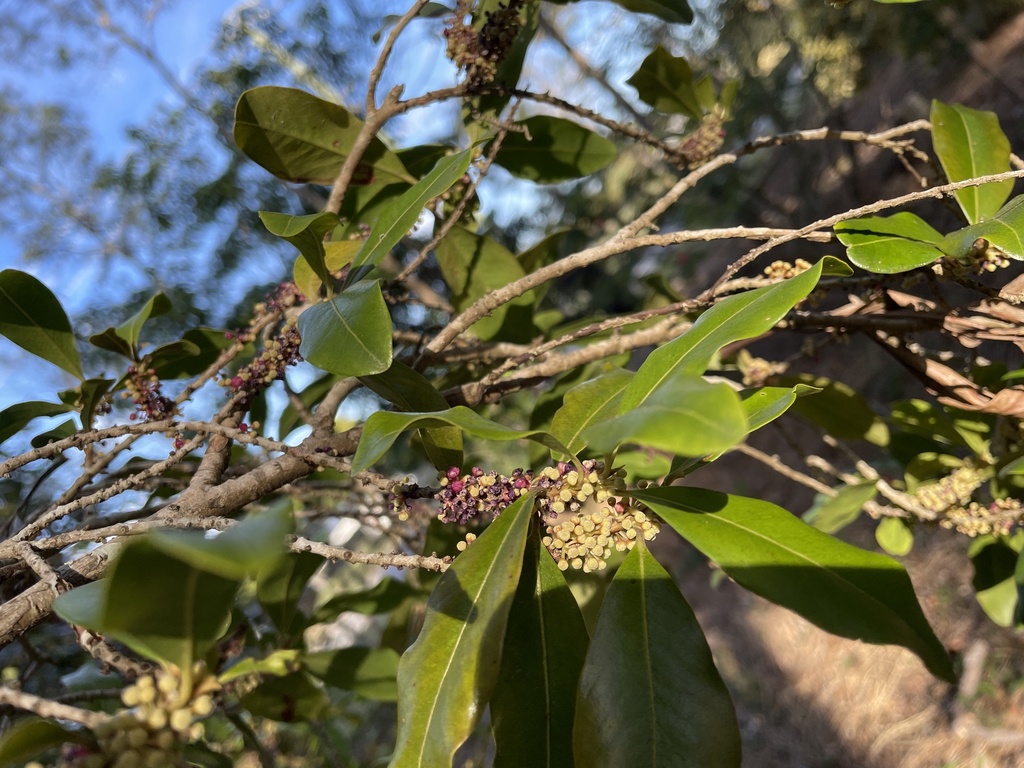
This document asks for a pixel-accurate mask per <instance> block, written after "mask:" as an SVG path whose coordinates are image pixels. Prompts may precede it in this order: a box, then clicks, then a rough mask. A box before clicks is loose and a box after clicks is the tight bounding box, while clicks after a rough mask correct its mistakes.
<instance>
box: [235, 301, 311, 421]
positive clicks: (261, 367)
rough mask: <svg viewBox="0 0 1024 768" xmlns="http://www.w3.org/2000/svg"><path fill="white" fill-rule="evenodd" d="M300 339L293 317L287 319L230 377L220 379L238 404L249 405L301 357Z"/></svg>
mask: <svg viewBox="0 0 1024 768" xmlns="http://www.w3.org/2000/svg"><path fill="white" fill-rule="evenodd" d="M301 341H302V339H301V338H299V331H298V328H297V327H296V323H295V321H294V320H289V321H288V322H287V323H285V325H284V327H283V328H282V329H281V332H280V333H279V334H278V335H277V336H275V337H274V338H272V339H270V341H268V342H267V344H266V346H265V347H264V348H263V351H262V352H261V353H260V354H259V357H257V358H256V359H255V360H253V361H252V362H251V363H249V364H248V365H246V366H245V367H243V368H242V369H241V370H239V371H238V373H236V374H235V375H234V376H232V377H231V378H224V379H221V381H220V385H221V386H222V387H228V388H229V389H230V393H231V395H232V396H235V397H237V398H238V404H239V405H240V406H241V407H243V408H244V407H246V406H248V405H249V404H250V403H252V401H253V400H254V399H255V397H256V396H257V395H258V394H259V393H260V392H262V391H263V390H264V389H266V388H267V387H269V386H270V385H271V384H273V383H274V382H275V381H277V380H278V379H280V378H281V377H283V376H284V372H285V369H286V368H287V367H288V366H290V365H294V364H295V363H297V362H299V361H301V360H302V358H301V357H300V356H299V344H300V343H301Z"/></svg>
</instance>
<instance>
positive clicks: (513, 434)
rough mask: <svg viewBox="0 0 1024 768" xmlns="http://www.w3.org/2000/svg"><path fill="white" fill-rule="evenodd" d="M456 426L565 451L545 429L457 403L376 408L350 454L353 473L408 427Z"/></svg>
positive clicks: (489, 437)
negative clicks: (426, 408) (417, 409)
mask: <svg viewBox="0 0 1024 768" xmlns="http://www.w3.org/2000/svg"><path fill="white" fill-rule="evenodd" d="M444 426H455V427H458V428H459V429H461V430H462V431H463V432H468V433H469V434H471V435H474V436H475V437H482V438H484V439H485V440H521V439H523V438H526V439H529V440H534V441H535V442H538V443H541V444H543V445H546V446H548V447H549V448H552V449H554V450H556V451H561V452H562V453H568V450H567V449H566V447H565V446H564V445H562V444H561V443H560V442H559V441H558V440H556V439H555V438H554V437H552V436H551V435H550V434H548V433H547V432H541V431H538V430H521V429H512V428H511V427H506V426H503V425H501V424H498V423H497V422H494V421H491V420H490V419H486V418H484V417H483V416H480V415H479V414H477V413H475V412H474V411H472V410H470V409H469V408H467V407H466V406H464V405H457V406H455V407H454V408H449V409H448V410H447V411H437V412H427V413H392V412H388V411H378V412H377V413H374V414H371V415H370V417H369V418H368V419H367V420H366V424H365V425H364V426H363V434H362V435H361V436H360V438H359V446H358V447H357V448H356V453H355V456H353V457H352V473H353V474H358V473H359V472H362V471H363V470H364V469H368V468H369V467H370V466H372V465H373V463H374V462H376V461H377V459H379V458H380V457H381V456H383V455H384V454H385V453H387V452H388V449H389V448H390V447H391V446H392V445H393V444H394V442H395V440H397V439H398V436H399V435H400V434H402V433H403V432H407V431H408V430H410V429H421V428H424V427H426V428H432V427H444Z"/></svg>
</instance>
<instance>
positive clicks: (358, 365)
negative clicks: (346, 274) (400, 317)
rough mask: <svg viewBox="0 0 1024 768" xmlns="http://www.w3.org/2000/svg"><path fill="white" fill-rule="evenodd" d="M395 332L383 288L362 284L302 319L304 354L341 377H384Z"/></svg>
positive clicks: (376, 284)
mask: <svg viewBox="0 0 1024 768" xmlns="http://www.w3.org/2000/svg"><path fill="white" fill-rule="evenodd" d="M391 330H392V326H391V314H390V313H389V312H388V306H387V304H386V303H385V302H384V295H383V294H382V293H381V290H380V282H379V281H376V280H374V281H369V282H362V283H357V284H355V285H353V286H351V287H349V288H346V289H345V290H344V291H342V292H341V293H339V294H338V295H337V296H335V297H334V298H333V299H331V300H330V301H322V302H320V303H319V304H314V305H313V306H312V307H310V308H309V309H307V310H306V311H305V312H303V313H302V314H301V315H299V335H300V336H301V337H302V344H301V346H300V347H299V353H300V354H301V355H302V357H303V358H305V359H306V360H308V361H309V362H310V363H312V364H313V365H315V366H317V367H318V368H321V369H322V370H325V371H327V372H328V373H334V374H337V375H338V376H365V375H366V374H371V373H382V372H383V371H386V370H387V369H388V367H389V366H390V365H391V356H392V353H393V350H392V345H391Z"/></svg>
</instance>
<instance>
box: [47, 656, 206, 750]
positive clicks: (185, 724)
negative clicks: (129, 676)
mask: <svg viewBox="0 0 1024 768" xmlns="http://www.w3.org/2000/svg"><path fill="white" fill-rule="evenodd" d="M199 672H200V675H201V677H200V679H199V682H198V684H196V685H195V686H193V687H192V690H191V691H190V692H189V693H188V694H186V696H187V698H185V697H183V691H182V685H181V679H180V678H179V676H178V675H176V674H172V673H171V672H168V671H166V670H165V671H160V672H158V673H157V674H156V675H155V676H152V675H144V676H142V677H140V678H139V679H138V680H137V681H136V682H135V683H134V684H133V685H129V686H128V687H126V688H125V689H124V690H123V691H122V692H121V701H122V702H123V703H124V705H125V707H127V709H123V710H121V711H119V712H115V713H113V714H111V715H110V716H109V717H107V718H106V719H104V720H102V721H101V722H100V723H99V724H98V725H96V726H94V727H93V729H92V730H93V734H94V735H95V737H96V742H97V746H98V750H96V749H90V748H88V747H86V746H83V745H77V744H76V745H69V747H68V748H66V749H65V751H64V755H63V757H64V763H65V765H67V766H68V768H174V767H176V766H179V765H183V764H184V759H183V755H182V748H183V747H184V745H186V744H188V743H190V742H195V741H199V740H200V739H202V738H203V733H204V729H203V724H202V723H201V722H199V721H200V720H201V719H202V718H205V717H207V716H208V715H210V714H211V713H212V712H213V710H214V706H215V704H214V699H213V694H214V693H216V691H217V690H218V689H219V687H220V686H219V684H218V683H217V682H216V680H215V679H214V678H213V676H202V674H203V670H202V669H200V670H199Z"/></svg>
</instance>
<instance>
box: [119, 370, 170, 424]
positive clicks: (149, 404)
mask: <svg viewBox="0 0 1024 768" xmlns="http://www.w3.org/2000/svg"><path fill="white" fill-rule="evenodd" d="M124 389H125V391H124V397H128V398H131V401H132V402H133V403H135V412H134V413H133V414H131V415H130V416H129V417H128V418H129V419H131V420H132V421H135V420H136V419H140V418H141V419H148V420H150V421H161V420H163V419H169V418H171V417H173V416H174V401H173V400H171V399H170V398H169V397H166V396H164V395H163V394H162V393H161V392H160V379H158V378H157V376H156V371H154V370H153V369H152V368H138V367H137V366H135V365H130V366H128V372H127V377H126V380H125V385H124Z"/></svg>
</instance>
